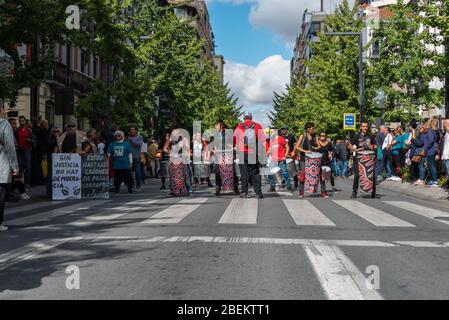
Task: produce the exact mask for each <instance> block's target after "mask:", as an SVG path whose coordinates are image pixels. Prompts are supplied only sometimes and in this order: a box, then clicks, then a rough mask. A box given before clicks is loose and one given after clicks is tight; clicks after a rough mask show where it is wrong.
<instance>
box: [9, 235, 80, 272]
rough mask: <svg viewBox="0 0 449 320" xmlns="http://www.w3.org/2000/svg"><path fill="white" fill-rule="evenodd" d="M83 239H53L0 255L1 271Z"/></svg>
mask: <svg viewBox="0 0 449 320" xmlns="http://www.w3.org/2000/svg"><path fill="white" fill-rule="evenodd" d="M82 238H83V237H73V238H63V239H53V240H51V241H47V243H44V242H33V243H30V244H29V245H27V246H25V247H23V248H20V249H16V250H12V251H9V252H6V253H3V254H1V255H0V270H1V269H5V268H7V267H9V266H11V265H13V264H16V263H19V262H22V261H25V260H29V259H32V258H34V257H35V256H37V255H39V254H41V253H43V252H45V251H48V250H51V249H54V248H56V247H58V246H60V245H62V244H64V243H67V242H71V241H79V240H81V239H82Z"/></svg>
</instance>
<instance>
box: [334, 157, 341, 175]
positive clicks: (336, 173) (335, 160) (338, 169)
mask: <svg viewBox="0 0 449 320" xmlns="http://www.w3.org/2000/svg"><path fill="white" fill-rule="evenodd" d="M338 162H339V160H338V161H337V159H335V158H334V159H332V173H333V174H335V176H336V177H339V176H340V175H341V170H340V165H339V163H338Z"/></svg>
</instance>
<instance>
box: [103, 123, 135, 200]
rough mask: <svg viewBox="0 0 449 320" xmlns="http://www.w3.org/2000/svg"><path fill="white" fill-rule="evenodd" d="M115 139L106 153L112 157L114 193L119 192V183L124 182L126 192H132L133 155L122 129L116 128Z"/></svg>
mask: <svg viewBox="0 0 449 320" xmlns="http://www.w3.org/2000/svg"><path fill="white" fill-rule="evenodd" d="M114 137H115V141H114V142H112V143H111V144H110V145H109V149H108V154H109V156H110V157H112V165H113V168H114V174H115V177H114V178H115V179H114V186H115V193H119V192H120V184H121V183H122V181H124V182H125V184H126V186H127V187H128V192H129V193H132V192H133V179H132V176H131V168H132V165H133V155H132V151H131V147H130V146H129V144H128V142H127V141H125V135H124V133H123V131H120V130H117V131H116V132H115V133H114Z"/></svg>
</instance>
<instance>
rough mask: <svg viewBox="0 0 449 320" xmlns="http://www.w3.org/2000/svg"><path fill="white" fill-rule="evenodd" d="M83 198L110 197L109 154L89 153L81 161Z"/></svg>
mask: <svg viewBox="0 0 449 320" xmlns="http://www.w3.org/2000/svg"><path fill="white" fill-rule="evenodd" d="M81 176H82V178H81V190H82V191H81V194H82V198H83V199H109V161H108V155H107V154H89V155H87V156H85V157H83V158H82V161H81Z"/></svg>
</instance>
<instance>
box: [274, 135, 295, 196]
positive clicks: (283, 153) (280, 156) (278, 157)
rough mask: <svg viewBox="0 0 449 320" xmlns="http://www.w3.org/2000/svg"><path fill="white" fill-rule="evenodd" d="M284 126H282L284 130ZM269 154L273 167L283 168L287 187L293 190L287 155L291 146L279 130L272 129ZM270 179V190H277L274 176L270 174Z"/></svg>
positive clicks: (282, 172)
mask: <svg viewBox="0 0 449 320" xmlns="http://www.w3.org/2000/svg"><path fill="white" fill-rule="evenodd" d="M282 129H283V128H281V130H282ZM269 144H270V145H269V148H268V155H269V156H270V158H271V165H272V166H273V167H276V166H278V167H279V168H280V169H281V174H282V176H283V177H284V179H285V183H286V184H287V189H288V190H289V191H292V190H293V189H292V185H291V181H290V177H289V174H288V170H287V163H286V160H287V155H288V154H289V146H288V141H287V139H286V138H285V137H284V136H282V135H279V134H278V131H277V130H273V131H272V135H271V139H270V142H269ZM268 181H269V182H270V186H271V187H270V191H272V192H274V191H276V182H275V181H274V179H273V176H271V175H269V176H268Z"/></svg>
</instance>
